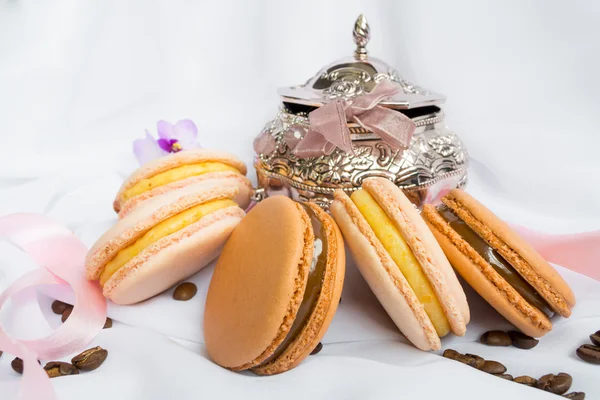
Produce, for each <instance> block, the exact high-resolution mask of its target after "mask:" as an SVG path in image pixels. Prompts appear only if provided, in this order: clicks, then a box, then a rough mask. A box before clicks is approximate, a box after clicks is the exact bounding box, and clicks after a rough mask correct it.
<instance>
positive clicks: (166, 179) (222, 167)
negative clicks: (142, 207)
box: [123, 162, 240, 201]
mask: <svg viewBox="0 0 600 400" xmlns="http://www.w3.org/2000/svg"><path fill="white" fill-rule="evenodd" d="M223 171H233V172H237V173H240V171H239V170H238V169H237V168H235V167H232V166H231V165H228V164H225V163H222V162H202V163H197V164H188V165H182V166H180V167H176V168H172V169H170V170H168V171H165V172H161V173H159V174H156V175H154V176H152V177H149V178H146V179H142V180H141V181H139V182H138V183H136V184H135V185H133V186H132V187H130V188H129V189H127V190H125V191H124V192H123V201H127V200H129V199H130V198H132V197H135V196H138V195H140V194H142V193H144V192H147V191H149V190H152V189H154V188H157V187H159V186H164V185H167V184H169V183H172V182H176V181H180V180H183V179H187V178H191V177H192V176H198V175H203V174H207V173H209V172H223Z"/></svg>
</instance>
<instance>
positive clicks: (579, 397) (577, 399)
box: [563, 392, 585, 400]
mask: <svg viewBox="0 0 600 400" xmlns="http://www.w3.org/2000/svg"><path fill="white" fill-rule="evenodd" d="M563 397H566V398H567V399H571V400H584V399H585V393H583V392H571V393H567V394H563Z"/></svg>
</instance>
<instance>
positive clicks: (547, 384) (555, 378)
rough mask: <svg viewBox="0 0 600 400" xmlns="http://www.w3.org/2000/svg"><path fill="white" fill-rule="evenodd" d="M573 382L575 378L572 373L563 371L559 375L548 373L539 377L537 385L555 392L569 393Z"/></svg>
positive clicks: (539, 387) (547, 390)
mask: <svg viewBox="0 0 600 400" xmlns="http://www.w3.org/2000/svg"><path fill="white" fill-rule="evenodd" d="M572 383H573V378H572V377H571V375H569V374H566V373H564V372H561V373H559V374H558V375H554V374H547V375H544V376H542V377H541V378H540V379H538V381H537V385H536V386H535V387H537V388H538V389H542V390H545V391H546V392H550V393H554V394H564V393H567V390H569V388H570V387H571V384H572Z"/></svg>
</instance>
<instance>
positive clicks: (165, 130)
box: [156, 120, 173, 139]
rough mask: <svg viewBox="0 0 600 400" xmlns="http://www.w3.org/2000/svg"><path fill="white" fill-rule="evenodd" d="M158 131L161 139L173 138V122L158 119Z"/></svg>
mask: <svg viewBox="0 0 600 400" xmlns="http://www.w3.org/2000/svg"><path fill="white" fill-rule="evenodd" d="M156 131H157V132H158V137H159V138H161V139H171V138H173V124H171V123H170V122H167V121H162V120H161V121H158V122H157V123H156Z"/></svg>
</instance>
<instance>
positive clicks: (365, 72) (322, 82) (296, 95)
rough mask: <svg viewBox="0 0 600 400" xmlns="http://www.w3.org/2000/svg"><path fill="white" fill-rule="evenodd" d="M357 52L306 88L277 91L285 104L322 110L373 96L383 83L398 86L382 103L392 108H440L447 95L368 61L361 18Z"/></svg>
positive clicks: (355, 33) (356, 36) (355, 32)
mask: <svg viewBox="0 0 600 400" xmlns="http://www.w3.org/2000/svg"><path fill="white" fill-rule="evenodd" d="M353 37H354V43H355V44H356V50H355V51H354V55H353V56H352V57H346V58H342V59H339V60H337V61H335V62H333V63H332V64H329V65H328V66H326V67H324V68H323V69H321V70H320V71H319V73H317V74H316V75H315V76H313V77H312V78H310V79H309V80H308V81H307V82H306V83H305V84H303V85H298V86H292V87H284V88H280V89H279V90H278V93H279V95H280V96H281V97H282V98H283V101H284V102H287V103H295V104H303V105H308V106H315V107H319V106H321V105H323V104H326V103H328V102H330V101H332V100H335V99H337V98H343V99H345V100H349V99H351V98H352V97H354V96H357V95H359V94H362V93H365V92H367V93H368V92H370V91H371V90H372V89H373V87H374V86H375V85H376V84H377V83H378V82H380V81H381V80H383V79H388V80H390V81H392V82H394V83H395V84H396V85H398V86H399V87H400V88H401V89H402V90H400V91H399V92H398V93H397V94H396V95H394V96H393V97H390V98H389V99H387V100H386V101H383V102H381V103H380V105H382V106H386V107H390V108H399V109H408V108H416V107H424V106H432V105H437V104H441V103H443V102H444V101H445V100H446V97H445V96H444V95H441V94H439V93H434V92H432V91H429V90H426V89H424V88H422V87H419V86H417V85H414V84H412V83H411V82H409V81H407V80H405V79H403V78H402V77H401V76H400V75H399V74H398V72H397V71H396V70H395V69H394V68H392V67H391V66H390V65H389V64H387V63H385V62H383V61H381V60H379V59H377V58H373V57H369V55H368V52H367V49H366V46H367V43H368V42H369V39H370V29H369V24H368V23H367V19H366V18H365V16H364V15H362V14H361V15H360V16H359V17H358V18H357V20H356V22H355V24H354V30H353Z"/></svg>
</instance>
